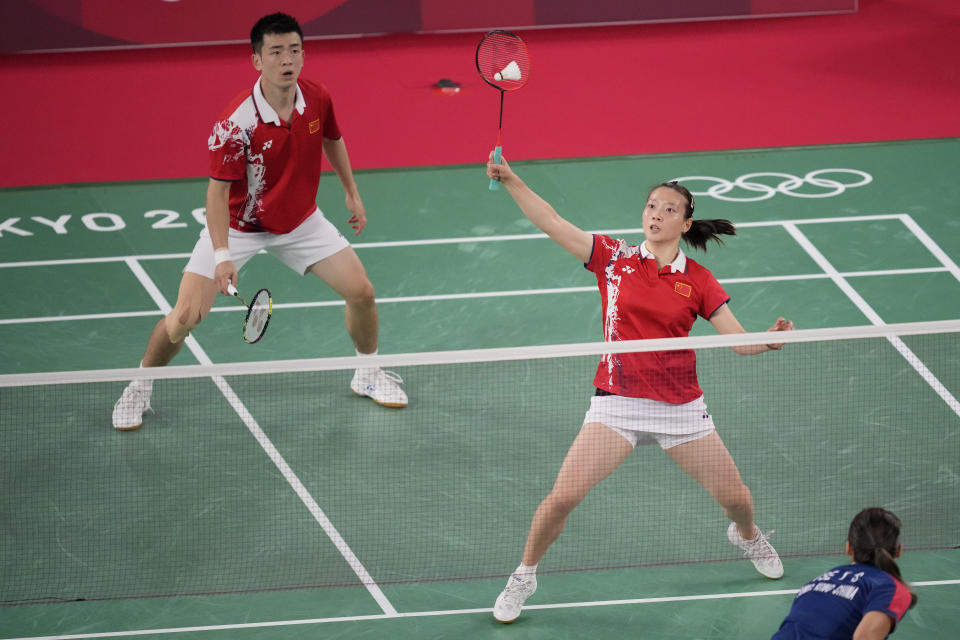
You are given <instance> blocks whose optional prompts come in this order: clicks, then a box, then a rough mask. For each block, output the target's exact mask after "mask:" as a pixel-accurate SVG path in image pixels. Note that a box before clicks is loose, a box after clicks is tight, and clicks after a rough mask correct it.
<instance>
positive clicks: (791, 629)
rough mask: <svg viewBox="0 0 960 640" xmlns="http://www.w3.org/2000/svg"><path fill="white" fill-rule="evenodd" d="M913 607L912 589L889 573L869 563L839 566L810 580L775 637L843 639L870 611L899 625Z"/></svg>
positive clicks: (790, 638) (779, 638)
mask: <svg viewBox="0 0 960 640" xmlns="http://www.w3.org/2000/svg"><path fill="white" fill-rule="evenodd" d="M909 607H910V591H909V590H908V589H907V587H906V586H904V584H903V583H902V582H900V581H899V580H897V579H896V578H894V577H893V576H891V575H890V574H889V573H887V572H885V571H881V570H880V569H877V568H876V567H873V566H870V565H867V564H848V565H846V566H842V567H836V568H834V569H831V570H830V571H827V572H826V573H824V574H823V575H821V576H817V577H816V578H814V579H813V580H811V581H810V582H808V583H807V584H806V585H804V587H803V588H802V589H800V592H799V593H798V594H797V597H796V598H795V599H794V601H793V607H792V608H791V609H790V613H789V614H788V615H787V618H786V619H785V620H784V621H783V624H781V625H780V629H779V630H778V631H777V632H776V633H775V634H774V635H773V638H772V639H771V640H801V639H803V640H834V639H836V640H841V639H842V638H846V639H849V638H851V637H853V632H854V630H855V629H856V628H857V625H858V624H860V621H861V620H862V619H863V616H864V615H865V614H866V613H867V612H869V611H882V612H883V613H885V614H887V615H888V616H890V620H891V622H892V623H893V624H892V626H891V630H892V629H893V628H894V627H895V626H896V624H897V622H899V621H900V618H902V617H903V614H904V613H906V612H907V609H908V608H909Z"/></svg>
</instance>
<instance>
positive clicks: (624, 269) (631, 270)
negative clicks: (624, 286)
mask: <svg viewBox="0 0 960 640" xmlns="http://www.w3.org/2000/svg"><path fill="white" fill-rule="evenodd" d="M620 271H623V272H624V273H633V267H631V266H629V265H626V266H623V267H620Z"/></svg>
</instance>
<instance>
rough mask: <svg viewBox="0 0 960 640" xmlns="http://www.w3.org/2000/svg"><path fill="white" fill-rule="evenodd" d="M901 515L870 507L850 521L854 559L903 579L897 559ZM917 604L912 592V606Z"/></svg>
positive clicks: (850, 541) (848, 536)
mask: <svg viewBox="0 0 960 640" xmlns="http://www.w3.org/2000/svg"><path fill="white" fill-rule="evenodd" d="M901 526H902V525H901V523H900V518H898V517H897V516H895V515H894V514H892V513H891V512H889V511H887V510H886V509H882V508H880V507H867V508H866V509H864V510H863V511H861V512H860V513H858V514H857V515H856V517H854V519H853V521H852V522H851V523H850V532H849V533H848V534H847V541H848V542H849V543H850V547H851V549H852V551H853V560H854V562H859V563H861V564H868V565H870V566H872V567H876V568H877V569H880V570H881V571H885V572H887V573H889V574H890V575H892V576H893V577H894V578H896V579H897V580H899V581H900V582H904V584H906V583H905V581H904V579H903V576H901V575H900V567H899V566H897V562H896V560H894V558H895V557H896V555H897V551H898V550H899V549H900V528H901ZM915 604H917V594H915V593H913V591H911V592H910V606H911V607H913V606H914V605H915Z"/></svg>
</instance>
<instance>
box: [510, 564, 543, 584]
mask: <svg viewBox="0 0 960 640" xmlns="http://www.w3.org/2000/svg"><path fill="white" fill-rule="evenodd" d="M539 564H540V563H539V562H538V563H537V564H531V565H526V564H523V563H522V562H521V563H520V566H519V567H517V568H516V570H514V572H513V575H515V576H518V577H520V578H523V579H524V580H529V579H530V578H532V577H534V576H535V575H537V565H539Z"/></svg>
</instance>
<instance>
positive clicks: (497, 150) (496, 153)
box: [474, 29, 530, 191]
mask: <svg viewBox="0 0 960 640" xmlns="http://www.w3.org/2000/svg"><path fill="white" fill-rule="evenodd" d="M495 34H496V35H501V36H507V37H509V38H512V39H514V40H516V41H517V42H518V43H519V44H520V47H521V49H522V50H523V53H524V55H525V56H526V58H527V61H526V62H527V64H525V65H524V66H526V67H527V72H526V73H524V74H523V83H522V84H520V85H518V86H515V87H501V86H500V85H499V84H497V81H496V80H491V79H489V78H487V76H486V75H485V74H484V73H483V70H482V69H481V68H480V49H481V47H483V43H484V42H485V41H486V40H487V38H489V37H490V36H492V35H495ZM529 61H530V52H529V51H528V50H527V45H526V43H525V42H524V41H523V39H522V38H521V37H520V36H518V35H517V34H515V33H513V32H512V31H506V30H504V29H494V30H493V31H488V32H487V33H485V34H483V37H482V38H480V42H479V43H478V44H477V52H476V55H475V56H474V62H475V63H476V65H477V73H479V74H480V77H481V78H482V79H483V81H484V82H486V83H487V84H489V85H490V86H491V87H493V88H494V89H496V90H497V91H499V92H500V117H499V119H498V121H497V146H496V147H494V149H493V162H494V163H495V164H499V163H500V159H501V157H502V155H503V143H502V140H503V94H504V93H505V92H507V91H516V90H517V89H520V88H522V87H524V86H525V85H526V84H527V80H528V76H529V66H530V65H529ZM498 189H500V181H499V180H496V179H494V178H490V191H497V190H498Z"/></svg>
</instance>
